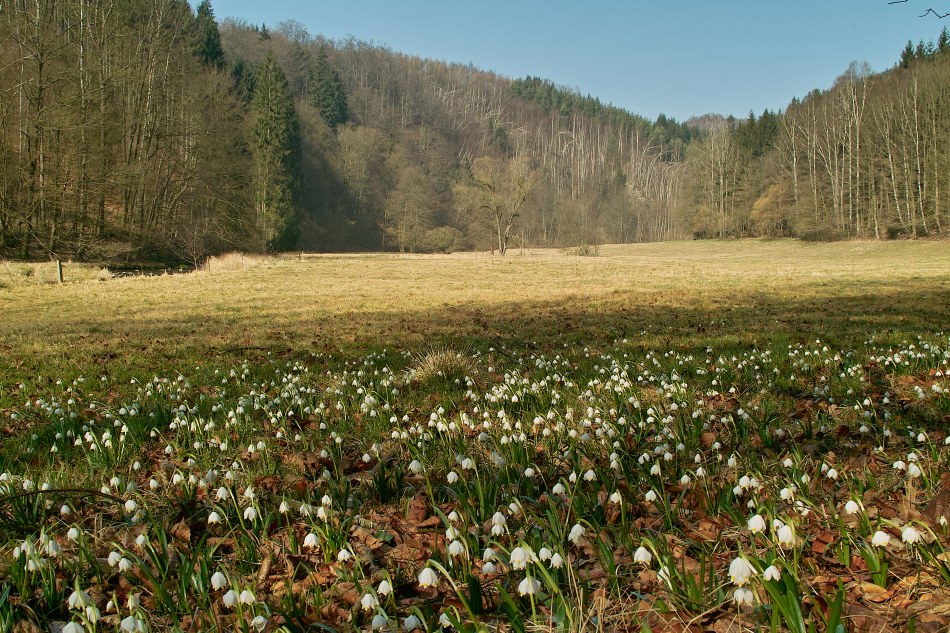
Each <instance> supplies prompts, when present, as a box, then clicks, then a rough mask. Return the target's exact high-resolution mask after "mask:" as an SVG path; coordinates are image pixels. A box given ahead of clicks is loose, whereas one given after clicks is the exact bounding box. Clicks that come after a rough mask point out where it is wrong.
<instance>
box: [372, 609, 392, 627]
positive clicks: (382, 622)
mask: <svg viewBox="0 0 950 633" xmlns="http://www.w3.org/2000/svg"><path fill="white" fill-rule="evenodd" d="M388 625H389V622H388V621H387V620H386V616H385V615H382V614H381V613H377V614H376V615H374V616H373V621H372V623H371V624H370V626H371V627H372V628H373V630H374V631H379V630H381V629H385V628H386V627H387V626H388Z"/></svg>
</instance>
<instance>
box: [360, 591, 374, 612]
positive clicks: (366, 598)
mask: <svg viewBox="0 0 950 633" xmlns="http://www.w3.org/2000/svg"><path fill="white" fill-rule="evenodd" d="M378 604H379V600H377V599H376V596H374V595H373V594H371V593H364V594H363V597H362V598H360V606H361V607H362V608H363V610H364V611H372V610H373V609H375V608H376V606H377V605H378Z"/></svg>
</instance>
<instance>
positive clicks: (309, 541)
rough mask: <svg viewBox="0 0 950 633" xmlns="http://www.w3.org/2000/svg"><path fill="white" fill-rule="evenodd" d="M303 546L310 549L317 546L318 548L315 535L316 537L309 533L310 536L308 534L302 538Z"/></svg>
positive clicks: (318, 540) (318, 541) (318, 544)
mask: <svg viewBox="0 0 950 633" xmlns="http://www.w3.org/2000/svg"><path fill="white" fill-rule="evenodd" d="M303 546H304V547H311V548H313V547H319V546H320V539H318V538H317V535H316V534H314V533H313V532H311V533H310V534H308V535H307V536H305V537H304V539H303Z"/></svg>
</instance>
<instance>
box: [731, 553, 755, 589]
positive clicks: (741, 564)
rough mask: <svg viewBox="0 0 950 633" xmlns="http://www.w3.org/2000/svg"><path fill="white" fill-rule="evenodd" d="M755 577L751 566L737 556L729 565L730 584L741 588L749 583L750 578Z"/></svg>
mask: <svg viewBox="0 0 950 633" xmlns="http://www.w3.org/2000/svg"><path fill="white" fill-rule="evenodd" d="M754 575H755V569H754V568H753V567H752V564H751V563H750V562H749V561H748V560H746V559H745V558H743V557H742V556H739V557H738V558H736V559H735V560H733V561H732V563H730V564H729V579H730V580H732V583H733V584H735V585H738V586H740V587H742V586H743V585H746V584H748V583H749V581H750V579H751V578H752V576H754Z"/></svg>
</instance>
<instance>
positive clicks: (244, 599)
mask: <svg viewBox="0 0 950 633" xmlns="http://www.w3.org/2000/svg"><path fill="white" fill-rule="evenodd" d="M240 600H241V604H254V603H255V602H257V597H256V596H255V595H254V592H253V591H251V590H250V589H245V590H244V591H242V592H241V597H240Z"/></svg>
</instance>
